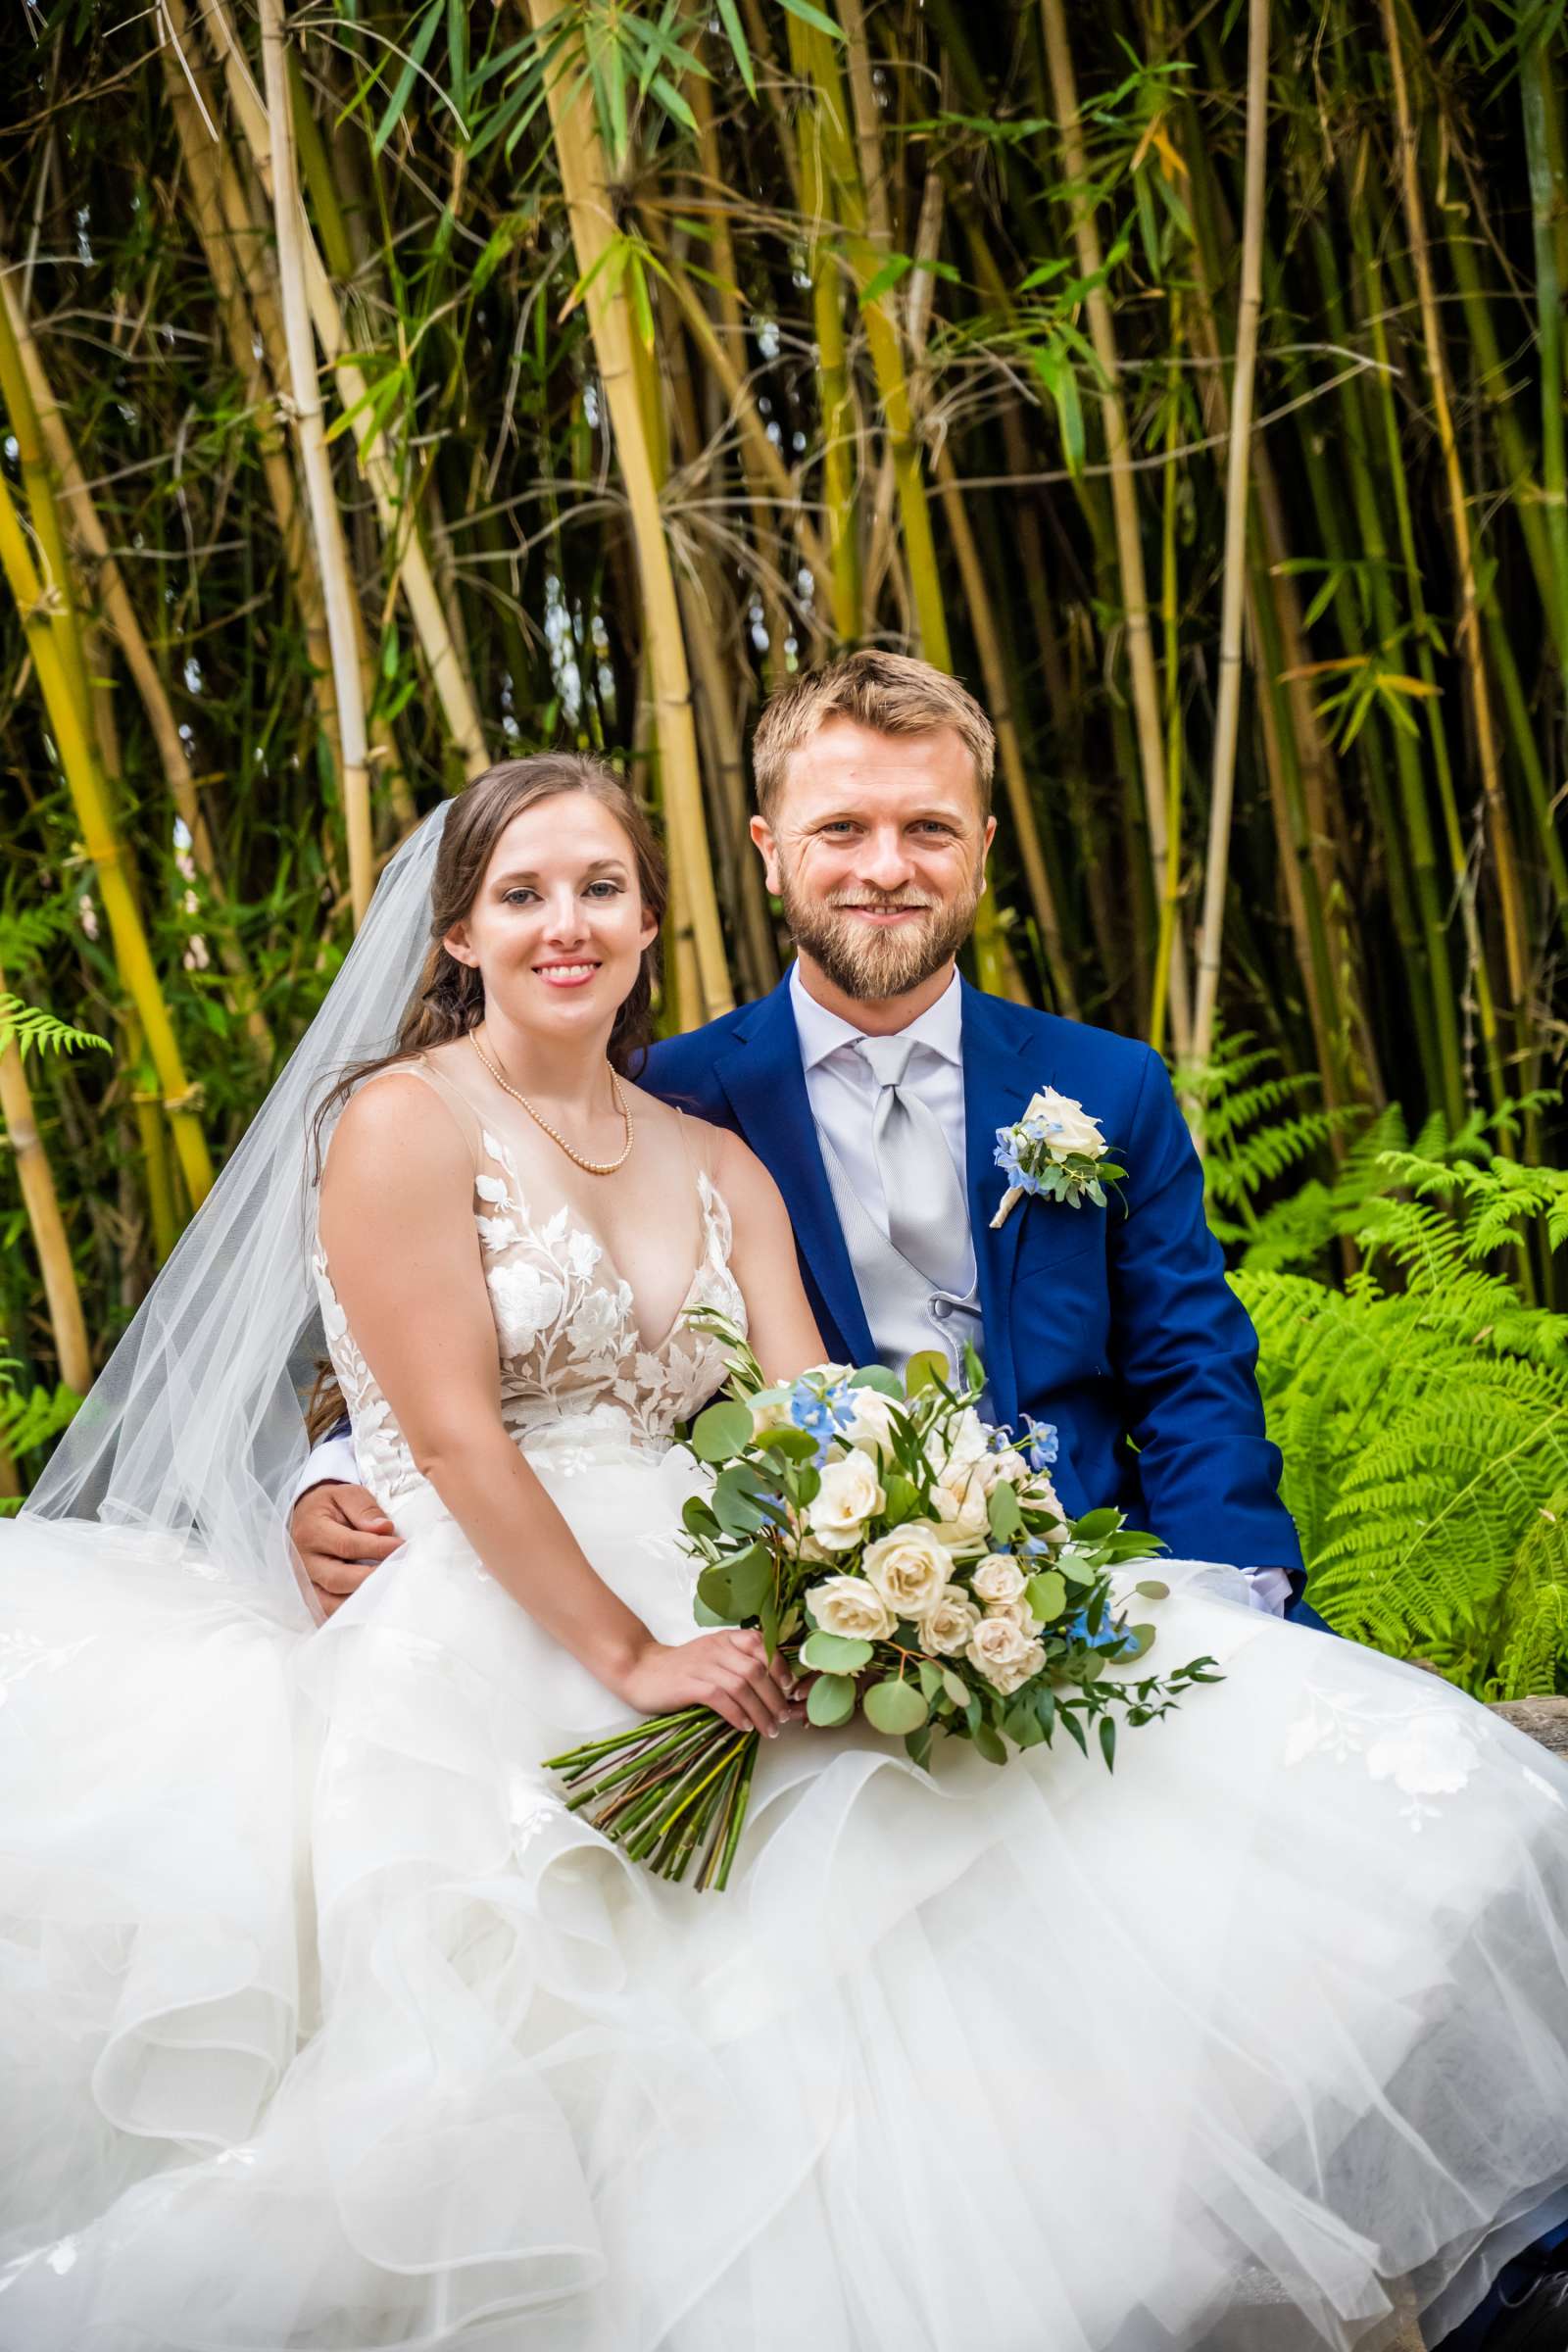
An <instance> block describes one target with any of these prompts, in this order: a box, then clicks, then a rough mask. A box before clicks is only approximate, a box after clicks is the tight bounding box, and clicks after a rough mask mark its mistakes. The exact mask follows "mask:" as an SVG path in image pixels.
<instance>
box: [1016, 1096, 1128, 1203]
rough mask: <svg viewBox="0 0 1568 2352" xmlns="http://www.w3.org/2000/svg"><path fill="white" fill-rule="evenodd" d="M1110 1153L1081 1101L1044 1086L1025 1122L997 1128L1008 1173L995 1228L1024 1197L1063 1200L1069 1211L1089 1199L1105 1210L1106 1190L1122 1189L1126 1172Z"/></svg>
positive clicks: (1026, 1110)
mask: <svg viewBox="0 0 1568 2352" xmlns="http://www.w3.org/2000/svg"><path fill="white" fill-rule="evenodd" d="M1109 1150H1110V1146H1109V1145H1108V1144H1107V1143H1106V1141H1105V1139H1104V1137H1103V1135H1102V1134H1101V1132H1100V1122H1099V1120H1098V1119H1094V1118H1091V1117H1090V1115H1089V1113H1088V1111H1086V1110H1085V1108H1084V1106H1083V1104H1082V1103H1075V1102H1074V1101H1073V1099H1072V1097H1071V1096H1070V1095H1058V1094H1057V1092H1056V1090H1055V1088H1054V1086H1046V1087H1042V1088H1041V1090H1040V1092H1039V1093H1038V1094H1037V1095H1031V1097H1030V1098H1029V1101H1028V1103H1026V1104H1025V1105H1024V1113H1023V1117H1022V1118H1021V1119H1019V1120H1018V1121H1017V1122H1016V1123H1015V1124H1014V1125H1013V1126H1011V1127H999V1128H998V1129H997V1152H996V1159H997V1166H998V1167H999V1168H1003V1169H1005V1171H1006V1177H1007V1189H1006V1191H1005V1193H1004V1194H1003V1196H1002V1206H1001V1207H1000V1208H999V1209H998V1211H997V1213H996V1215H995V1216H994V1217H993V1218H992V1220H991V1222H992V1225H993V1226H997V1225H1005V1223H1006V1221H1007V1219H1008V1217H1009V1216H1010V1215H1011V1214H1012V1211H1013V1210H1014V1209H1015V1208H1016V1207H1017V1205H1018V1202H1019V1201H1021V1200H1022V1199H1023V1198H1024V1196H1025V1194H1026V1193H1043V1194H1044V1195H1045V1197H1046V1198H1047V1200H1049V1201H1065V1202H1066V1203H1067V1206H1068V1207H1069V1208H1077V1207H1079V1206H1080V1204H1081V1203H1082V1202H1083V1201H1095V1202H1096V1203H1097V1204H1098V1205H1099V1206H1100V1207H1102V1208H1103V1206H1104V1204H1105V1187H1106V1185H1107V1184H1108V1185H1111V1186H1115V1185H1117V1184H1119V1183H1120V1182H1121V1180H1122V1178H1123V1177H1124V1176H1125V1175H1126V1173H1127V1171H1126V1169H1125V1168H1118V1167H1115V1166H1113V1165H1112V1164H1111V1163H1110V1161H1109V1160H1108V1159H1107V1157H1106V1153H1107V1152H1109Z"/></svg>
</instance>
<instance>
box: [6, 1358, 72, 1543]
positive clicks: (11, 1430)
mask: <svg viewBox="0 0 1568 2352" xmlns="http://www.w3.org/2000/svg"><path fill="white" fill-rule="evenodd" d="M16 1368H17V1367H16V1364H15V1361H14V1360H13V1359H11V1358H9V1357H5V1358H0V1450H3V1451H4V1452H6V1453H7V1454H9V1455H10V1457H11V1459H12V1460H13V1461H17V1460H20V1458H21V1457H22V1456H23V1455H24V1454H27V1453H33V1452H36V1451H38V1450H39V1449H40V1448H42V1447H43V1446H50V1445H52V1444H53V1443H54V1441H55V1439H56V1438H57V1437H59V1435H60V1433H61V1431H62V1430H63V1429H65V1428H66V1427H67V1426H68V1425H69V1423H70V1422H71V1421H72V1420H73V1419H74V1417H75V1414H76V1410H77V1408H78V1406H79V1405H80V1403H81V1398H80V1397H78V1396H77V1395H76V1392H75V1390H74V1389H68V1388H67V1387H66V1385H65V1382H64V1381H62V1382H61V1383H60V1385H59V1387H58V1388H55V1389H44V1388H36V1387H35V1388H32V1389H26V1390H24V1389H19V1388H18V1387H17V1386H16V1384H15V1382H14V1380H13V1378H12V1375H13V1373H14V1372H15V1371H16ZM21 1508H22V1499H21V1497H20V1496H10V1497H0V1518H8V1517H10V1516H11V1515H12V1514H13V1513H14V1512H16V1511H19V1510H20V1509H21Z"/></svg>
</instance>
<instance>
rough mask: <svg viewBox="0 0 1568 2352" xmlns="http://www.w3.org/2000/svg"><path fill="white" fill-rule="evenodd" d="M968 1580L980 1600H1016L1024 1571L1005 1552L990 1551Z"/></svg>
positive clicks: (1021, 1585) (1021, 1587)
mask: <svg viewBox="0 0 1568 2352" xmlns="http://www.w3.org/2000/svg"><path fill="white" fill-rule="evenodd" d="M969 1581H970V1583H971V1584H972V1585H973V1586H974V1589H975V1592H976V1593H978V1595H979V1597H980V1598H981V1599H982V1600H987V1601H991V1600H1016V1599H1018V1597H1019V1596H1020V1594H1021V1593H1022V1592H1023V1588H1024V1573H1023V1570H1022V1569H1021V1568H1020V1567H1019V1565H1018V1563H1017V1561H1016V1560H1014V1559H1009V1557H1008V1556H1007V1554H1006V1552H1005V1551H992V1552H988V1553H987V1554H986V1557H985V1558H984V1559H983V1560H982V1561H981V1563H980V1565H979V1567H978V1568H977V1569H976V1570H975V1572H974V1575H973V1576H972V1577H971V1578H970V1580H969Z"/></svg>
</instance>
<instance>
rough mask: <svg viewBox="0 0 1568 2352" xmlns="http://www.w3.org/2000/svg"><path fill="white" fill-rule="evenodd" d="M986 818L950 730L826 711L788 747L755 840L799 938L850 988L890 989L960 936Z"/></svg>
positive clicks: (977, 881) (979, 871)
mask: <svg viewBox="0 0 1568 2352" xmlns="http://www.w3.org/2000/svg"><path fill="white" fill-rule="evenodd" d="M995 831H996V819H995V818H994V817H983V816H982V815H981V811H980V794H979V790H978V787H977V785H976V783H975V773H974V760H973V759H972V757H971V755H970V753H969V752H968V750H967V749H966V748H965V746H964V743H963V741H962V739H961V737H960V736H959V735H958V734H957V732H956V729H955V728H953V727H933V728H931V729H929V730H928V731H927V732H926V733H924V734H920V735H880V734H878V733H877V732H876V730H875V729H874V728H871V727H862V726H861V725H859V723H858V721H857V720H855V719H853V718H832V719H829V720H828V721H827V723H826V724H825V725H824V726H822V727H819V728H818V730H817V732H816V733H815V734H814V735H813V736H811V737H810V739H809V741H808V742H806V743H804V744H802V745H801V746H800V747H799V749H798V750H796V751H794V752H792V753H791V754H790V760H789V770H788V774H787V775H786V777H785V779H784V782H783V785H782V787H781V789H780V791H779V793H778V796H777V799H776V801H775V803H774V807H773V810H772V821H771V823H769V822H768V820H767V819H766V818H763V817H756V818H754V820H753V823H752V838H753V840H754V841H755V842H756V843H757V846H758V848H759V849H760V851H761V853H762V857H763V860H764V862H765V864H766V867H767V886H768V888H769V890H772V891H776V892H777V894H778V896H779V898H780V899H781V900H782V901H783V905H784V916H785V920H786V921H787V922H788V924H789V927H790V932H791V935H792V937H793V938H794V941H795V944H796V946H797V947H798V948H799V949H800V950H801V952H802V954H803V955H807V956H810V957H811V958H812V960H813V961H814V962H815V963H817V964H818V965H819V966H820V967H821V969H822V971H823V972H824V973H825V974H826V975H827V977H828V979H829V980H830V981H832V983H833V985H834V986H835V987H836V988H839V989H842V990H843V992H844V994H845V995H846V996H848V997H853V998H855V999H857V1000H858V1001H860V1002H866V1001H869V1000H873V999H878V998H883V997H900V996H905V995H907V993H908V992H909V991H910V990H911V989H914V988H918V987H919V985H920V983H921V982H922V981H923V980H928V979H929V978H930V977H931V975H932V974H933V973H934V972H936V971H939V970H940V969H941V967H942V966H943V965H944V964H945V963H947V962H948V961H949V960H950V959H951V958H952V956H954V955H956V952H957V950H958V949H959V948H960V947H961V946H962V944H963V942H964V940H965V939H966V938H967V937H968V935H969V931H970V929H971V927H972V925H973V922H974V912H975V908H976V907H977V906H978V905H979V903H980V891H981V887H982V885H983V882H984V879H985V858H986V852H987V850H988V849H989V848H990V846H991V837H992V835H993V834H994V833H995Z"/></svg>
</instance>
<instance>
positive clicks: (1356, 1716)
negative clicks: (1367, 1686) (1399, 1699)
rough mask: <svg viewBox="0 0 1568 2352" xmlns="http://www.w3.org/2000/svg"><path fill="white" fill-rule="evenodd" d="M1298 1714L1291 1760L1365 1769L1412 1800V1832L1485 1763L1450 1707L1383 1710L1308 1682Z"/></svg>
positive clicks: (1403, 1810)
mask: <svg viewBox="0 0 1568 2352" xmlns="http://www.w3.org/2000/svg"><path fill="white" fill-rule="evenodd" d="M1303 1696H1304V1704H1303V1706H1302V1710H1301V1712H1300V1714H1299V1715H1298V1716H1297V1718H1296V1720H1295V1722H1294V1723H1293V1724H1292V1725H1291V1728H1290V1730H1289V1732H1288V1733H1287V1734H1286V1738H1285V1761H1286V1763H1287V1764H1289V1765H1295V1764H1304V1763H1305V1762H1307V1760H1308V1759H1309V1758H1311V1757H1314V1756H1318V1757H1322V1758H1323V1759H1324V1760H1325V1761H1326V1762H1329V1763H1333V1764H1351V1763H1355V1762H1357V1761H1359V1762H1360V1763H1361V1764H1362V1765H1364V1767H1365V1769H1366V1773H1367V1777H1368V1779H1369V1780H1373V1781H1388V1782H1391V1783H1392V1784H1393V1786H1394V1788H1395V1789H1397V1790H1398V1791H1399V1793H1400V1794H1401V1795H1402V1796H1403V1797H1404V1798H1405V1799H1406V1800H1407V1801H1406V1802H1405V1803H1404V1804H1402V1805H1401V1806H1400V1807H1399V1816H1400V1819H1401V1820H1403V1821H1407V1822H1408V1823H1409V1824H1410V1827H1411V1829H1412V1830H1413V1831H1419V1830H1420V1828H1421V1825H1422V1823H1423V1822H1426V1821H1435V1820H1436V1819H1437V1817H1438V1806H1437V1804H1436V1803H1435V1802H1434V1801H1433V1800H1434V1799H1435V1798H1437V1797H1442V1796H1457V1795H1458V1794H1459V1792H1460V1790H1461V1789H1464V1787H1465V1786H1466V1784H1467V1783H1468V1781H1469V1779H1470V1776H1471V1774H1472V1773H1473V1772H1474V1771H1475V1770H1476V1768H1477V1766H1478V1765H1479V1764H1480V1763H1481V1762H1482V1760H1483V1758H1482V1750H1481V1747H1480V1745H1479V1743H1478V1742H1477V1740H1475V1739H1474V1738H1473V1737H1472V1735H1471V1731H1470V1728H1469V1725H1468V1721H1467V1719H1466V1718H1464V1717H1463V1716H1462V1715H1461V1713H1460V1711H1459V1709H1458V1708H1456V1707H1452V1706H1442V1705H1439V1706H1420V1705H1417V1706H1412V1707H1401V1708H1399V1709H1397V1710H1395V1709H1391V1708H1388V1707H1378V1706H1375V1705H1373V1704H1371V1703H1370V1702H1368V1701H1367V1700H1366V1699H1365V1698H1361V1697H1355V1696H1352V1695H1350V1694H1349V1693H1348V1692H1345V1691H1327V1690H1325V1689H1324V1688H1323V1686H1322V1685H1321V1684H1319V1683H1308V1684H1307V1685H1306V1688H1305V1691H1304V1694H1303Z"/></svg>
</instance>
